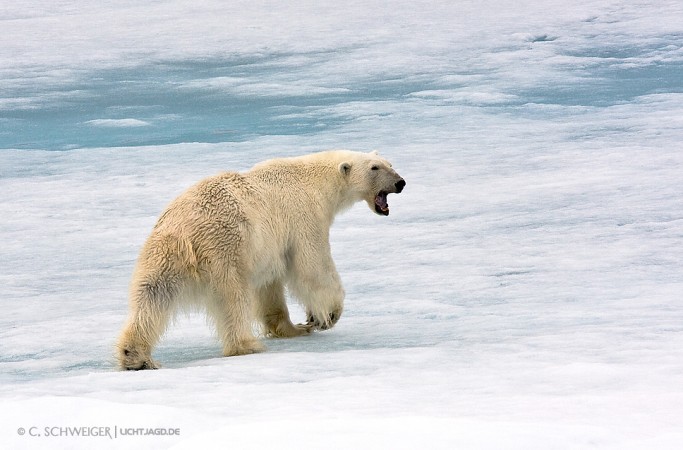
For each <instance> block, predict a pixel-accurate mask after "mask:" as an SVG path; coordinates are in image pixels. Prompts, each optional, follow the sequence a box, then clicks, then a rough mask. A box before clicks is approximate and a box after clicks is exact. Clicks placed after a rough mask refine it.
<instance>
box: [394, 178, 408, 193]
mask: <svg viewBox="0 0 683 450" xmlns="http://www.w3.org/2000/svg"><path fill="white" fill-rule="evenodd" d="M405 185H406V180H399V181H397V182H396V193H397V194H400V193H401V191H402V190H403V187H404V186H405Z"/></svg>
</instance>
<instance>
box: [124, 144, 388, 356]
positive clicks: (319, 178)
mask: <svg viewBox="0 0 683 450" xmlns="http://www.w3.org/2000/svg"><path fill="white" fill-rule="evenodd" d="M372 166H374V167H375V170H371V167H372ZM378 168H379V170H378ZM399 180H401V178H400V176H399V175H398V174H397V173H396V172H395V171H394V170H393V169H392V168H391V164H389V163H388V162H387V161H386V160H384V159H382V158H381V157H379V156H378V155H377V154H376V153H359V152H351V151H344V150H338V151H329V152H322V153H316V154H310V155H305V156H300V157H296V158H282V159H273V160H269V161H265V162H263V163H260V164H257V165H256V166H254V167H253V168H252V169H251V170H250V171H248V172H246V173H243V174H239V173H231V172H226V173H223V174H220V175H217V176H214V177H210V178H207V179H205V180H203V181H201V182H199V183H198V184H196V185H194V186H193V187H191V188H190V189H188V190H187V191H186V192H185V193H183V194H182V195H180V196H179V197H178V198H176V199H175V200H174V201H173V202H172V203H171V204H170V205H169V206H168V208H167V209H166V210H165V211H164V213H163V214H162V215H161V217H160V218H159V220H158V222H157V224H156V225H155V227H154V229H153V231H152V233H151V235H150V236H149V238H148V240H147V242H146V243H145V245H144V246H143V248H142V251H141V253H140V257H139V259H138V262H137V265H136V268H135V271H134V274H133V279H132V282H131V288H130V314H129V318H128V322H127V324H126V325H125V327H124V329H123V332H122V334H121V337H120V338H119V341H118V358H119V362H120V365H121V367H122V368H124V369H150V368H156V367H158V365H157V364H156V362H154V361H153V360H152V358H151V352H152V350H153V348H154V346H155V345H156V344H157V342H158V340H159V338H160V336H161V335H162V334H163V333H164V331H165V329H166V326H167V324H168V322H169V320H170V319H171V318H172V317H173V316H174V314H175V312H176V310H177V309H178V308H179V307H184V306H188V305H192V304H197V305H201V306H204V307H206V310H207V312H208V314H209V316H210V317H211V318H212V319H213V322H214V324H215V327H216V331H217V333H218V336H219V338H220V339H221V342H222V344H223V354H224V355H226V356H231V355H241V354H247V353H253V352H258V351H262V350H263V346H262V344H261V343H260V342H259V341H258V340H257V338H256V337H255V336H254V334H253V331H252V324H253V322H254V320H256V319H258V320H259V321H260V322H261V323H262V324H263V326H264V328H265V331H266V333H267V334H269V335H271V336H275V337H292V336H299V335H302V334H307V333H309V332H310V331H311V330H312V329H314V328H322V329H326V328H329V327H331V326H333V325H334V324H335V323H336V321H337V320H338V319H339V317H340V316H341V313H342V310H343V305H344V289H343V287H342V285H341V281H340V279H339V275H338V274H337V270H336V268H335V265H334V261H333V260H332V256H331V253H330V245H329V229H330V226H331V225H332V221H333V220H334V217H335V215H336V214H338V213H339V212H341V211H343V210H344V209H347V208H349V207H350V206H352V205H353V204H354V203H356V202H358V201H360V200H366V202H367V203H368V205H369V206H370V207H371V209H372V208H374V198H375V195H376V194H377V193H378V192H379V191H382V190H383V191H385V192H396V190H395V184H396V183H397V181H399ZM285 287H286V288H288V290H289V291H290V292H291V294H292V295H294V296H295V297H296V298H297V299H298V300H299V301H300V302H301V303H302V305H303V306H304V307H305V308H306V311H307V314H308V316H309V322H308V323H306V324H300V325H294V324H293V323H292V322H291V320H290V318H289V312H288V310H287V306H286V303H285V296H284V289H285Z"/></svg>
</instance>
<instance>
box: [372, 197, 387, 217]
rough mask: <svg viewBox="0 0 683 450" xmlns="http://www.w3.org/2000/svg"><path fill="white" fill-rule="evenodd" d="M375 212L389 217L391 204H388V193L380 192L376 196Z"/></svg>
mask: <svg viewBox="0 0 683 450" xmlns="http://www.w3.org/2000/svg"><path fill="white" fill-rule="evenodd" d="M375 211H376V212H377V214H381V215H383V216H388V215H389V204H388V203H387V193H386V192H380V193H379V194H377V195H376V196H375Z"/></svg>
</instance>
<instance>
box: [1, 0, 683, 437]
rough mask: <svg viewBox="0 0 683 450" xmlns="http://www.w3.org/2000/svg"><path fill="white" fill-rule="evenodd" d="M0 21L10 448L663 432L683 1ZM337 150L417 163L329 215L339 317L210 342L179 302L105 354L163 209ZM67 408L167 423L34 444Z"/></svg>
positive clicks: (673, 340)
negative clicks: (143, 352) (235, 352)
mask: <svg viewBox="0 0 683 450" xmlns="http://www.w3.org/2000/svg"><path fill="white" fill-rule="evenodd" d="M0 29H1V30H2V32H1V33H0V194H1V195H0V217H1V218H0V302H2V314H1V315H0V400H1V405H2V408H0V447H1V448H13V449H16V448H146V449H150V448H151V449H154V448H158V449H161V448H174V449H194V448H202V447H204V448H218V447H221V448H266V447H278V448H300V447H302V446H303V447H309V448H332V449H334V448H339V449H348V448H392V449H401V448H402V449H415V448H430V449H453V448H464V449H513V448H514V449H534V448H537V449H548V448H553V449H576V448H608V449H644V448H649V449H674V448H680V445H681V442H683V425H681V417H682V415H683V305H682V304H681V301H682V298H683V294H682V293H683V154H682V151H683V147H682V144H681V143H682V142H683V3H681V2H680V1H677V0H676V1H666V0H661V1H655V0H642V1H636V2H632V1H626V0H601V1H586V0H579V1H576V2H565V1H559V0H534V1H529V0H520V1H515V2H499V1H494V0H476V1H473V0H472V1H467V0H457V1H451V2H446V1H442V2H429V3H424V4H420V3H419V2H414V1H396V2H382V1H374V0H371V1H347V2H343V4H340V3H339V2H334V1H303V2H276V1H272V2H266V1H259V0H249V1H239V0H236V1H230V2H223V1H218V0H202V1H195V0H193V1H189V0H168V1H166V0H164V1H149V2H138V1H127V0H126V1H123V0H122V1H107V2H83V1H80V2H79V1H60V0H26V1H23V2H3V4H2V5H0ZM330 148H348V149H354V150H373V149H376V150H379V151H380V153H381V154H383V155H384V156H385V157H387V158H388V159H390V160H391V161H392V163H393V164H394V167H395V168H396V169H397V170H398V172H399V173H400V174H401V175H402V176H404V178H405V179H406V181H407V186H406V189H405V190H404V192H403V193H402V194H401V195H391V196H389V204H390V206H391V215H390V216H389V217H386V218H384V217H379V216H376V215H375V214H373V213H372V212H370V211H369V210H368V208H367V206H365V205H363V204H359V205H357V206H356V207H354V208H353V209H352V210H351V211H349V212H347V213H346V214H344V215H342V216H340V217H339V218H338V219H337V221H336V222H335V224H334V226H333V229H332V237H331V241H332V242H331V244H332V249H333V254H334V257H335V261H336V263H337V267H338V270H339V272H340V274H341V277H342V280H343V282H344V285H345V288H346V292H347V296H346V304H345V312H344V315H343V317H342V319H341V321H340V322H339V323H338V325H337V326H336V327H335V328H334V329H333V330H330V331H326V332H320V333H316V334H314V335H312V336H308V337H304V338H297V339H292V340H272V339H266V345H267V347H268V351H267V352H266V353H262V354H257V355H251V356H243V357H235V358H223V357H221V356H220V345H219V344H218V342H217V341H216V339H215V338H214V336H213V334H212V331H211V328H210V327H209V326H208V325H207V324H206V323H205V320H204V318H203V315H202V314H189V315H183V316H179V317H178V320H177V321H176V322H175V324H174V326H173V327H172V328H171V329H170V330H169V332H168V333H167V334H166V336H165V338H164V340H163V342H162V343H161V345H160V346H159V348H158V349H157V351H156V352H155V357H156V358H157V359H158V360H159V361H160V362H161V364H162V365H163V368H162V369H161V370H157V371H143V372H132V373H128V372H119V371H117V370H116V364H115V360H114V357H113V345H114V341H115V339H116V337H117V334H118V333H119V330H120V328H121V326H122V324H123V321H124V319H125V316H126V312H127V298H126V294H127V285H128V281H129V279H130V275H131V272H132V269H133V265H134V262H135V259H136V257H137V253H138V251H139V249H140V246H141V245H142V243H143V241H144V239H145V238H146V236H147V235H148V233H149V231H150V230H151V228H152V226H153V224H154V222H155V220H156V218H157V217H158V215H159V213H160V212H161V211H162V210H163V208H164V207H165V205H166V204H168V202H170V201H171V199H173V198H174V197H175V196H176V195H178V194H179V193H181V192H182V191H183V190H184V189H186V188H187V187H189V186H190V185H192V184H193V183H195V182H196V181H198V180H200V179H202V178H204V177H206V176H209V175H213V174H215V173H218V172H220V171H223V170H247V169H248V168H249V167H251V166H252V165H253V164H254V163H256V162H258V161H261V160H264V159H268V158H273V157H280V156H290V155H298V154H302V153H307V152H312V151H319V150H325V149H330ZM291 307H292V310H293V316H294V319H295V320H298V321H303V320H304V315H303V313H302V311H301V309H300V308H299V307H298V306H297V305H296V303H295V302H294V301H293V300H292V305H291ZM67 426H71V427H96V426H98V427H99V426H101V427H112V428H113V427H115V426H116V427H118V428H119V429H121V428H144V429H149V428H153V429H156V428H161V427H163V428H177V429H180V436H119V437H118V438H116V439H108V438H97V437H80V438H76V437H47V436H40V437H37V436H30V434H36V433H42V434H45V433H44V429H45V427H67ZM20 429H24V430H25V434H24V435H21V434H20ZM29 431H31V433H29Z"/></svg>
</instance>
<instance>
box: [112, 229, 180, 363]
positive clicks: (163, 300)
mask: <svg viewBox="0 0 683 450" xmlns="http://www.w3.org/2000/svg"><path fill="white" fill-rule="evenodd" d="M180 243H182V241H179V239H178V238H176V237H174V236H171V235H152V236H151V237H150V238H149V239H148V241H147V242H146V243H145V246H144V247H143V251H142V253H141V255H140V258H139V260H138V263H137V266H136V269H135V274H134V276H133V281H132V282H131V287H130V300H129V305H130V313H129V315H128V322H127V323H126V325H125V327H124V329H123V331H122V333H121V336H120V337H119V340H118V342H117V357H118V360H119V366H120V367H121V369H124V370H140V369H157V368H159V365H158V364H157V363H156V362H155V361H154V360H153V359H152V350H153V349H154V347H155V346H156V344H157V343H158V342H159V338H160V337H161V335H162V334H163V333H164V331H166V327H167V325H168V323H169V321H170V319H171V318H172V317H173V315H174V313H175V311H176V309H177V306H178V302H179V297H180V295H181V294H183V292H184V291H185V290H186V288H187V287H188V283H189V279H188V275H187V269H186V265H185V262H184V261H185V259H187V258H186V255H185V254H184V253H183V252H182V250H181V247H182V246H181V245H180Z"/></svg>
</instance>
